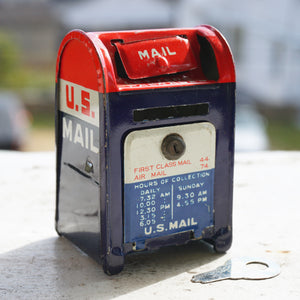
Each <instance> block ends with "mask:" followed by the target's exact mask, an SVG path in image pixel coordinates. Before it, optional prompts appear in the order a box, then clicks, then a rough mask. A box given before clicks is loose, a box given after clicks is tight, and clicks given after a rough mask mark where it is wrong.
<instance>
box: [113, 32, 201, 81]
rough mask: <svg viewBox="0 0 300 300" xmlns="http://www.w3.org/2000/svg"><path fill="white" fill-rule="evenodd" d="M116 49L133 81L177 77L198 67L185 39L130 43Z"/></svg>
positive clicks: (119, 45)
mask: <svg viewBox="0 0 300 300" xmlns="http://www.w3.org/2000/svg"><path fill="white" fill-rule="evenodd" d="M114 45H115V46H116V47H117V50H118V53H119V55H120V58H121V61H122V64H123V66H124V69H125V71H126V73H127V76H128V77H129V78H130V79H141V78H147V77H154V76H160V75H165V74H174V73H178V72H183V71H188V70H192V69H195V68H197V67H198V62H197V60H196V58H195V55H194V53H193V51H192V48H191V45H190V42H189V40H188V39H187V38H184V37H181V36H173V37H167V38H159V39H150V40H144V41H136V42H130V43H123V42H122V41H116V42H115V43H114Z"/></svg>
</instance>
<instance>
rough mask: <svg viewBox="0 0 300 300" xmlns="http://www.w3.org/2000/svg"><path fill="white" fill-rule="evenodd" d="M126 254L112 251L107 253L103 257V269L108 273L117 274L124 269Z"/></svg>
mask: <svg viewBox="0 0 300 300" xmlns="http://www.w3.org/2000/svg"><path fill="white" fill-rule="evenodd" d="M123 267H124V254H121V255H114V254H112V253H110V254H107V255H105V257H104V259H103V270H104V272H105V273H106V274H107V275H116V274H118V273H120V272H121V271H122V270H123Z"/></svg>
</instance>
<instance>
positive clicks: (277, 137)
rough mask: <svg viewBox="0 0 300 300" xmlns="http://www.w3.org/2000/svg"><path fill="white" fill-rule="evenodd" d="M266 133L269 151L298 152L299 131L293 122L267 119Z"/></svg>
mask: <svg viewBox="0 0 300 300" xmlns="http://www.w3.org/2000/svg"><path fill="white" fill-rule="evenodd" d="M267 133H268V136H269V139H270V144H271V150H300V129H299V128H298V127H297V126H296V124H295V123H294V122H292V121H289V122H288V121H282V120H276V119H269V120H268V126H267Z"/></svg>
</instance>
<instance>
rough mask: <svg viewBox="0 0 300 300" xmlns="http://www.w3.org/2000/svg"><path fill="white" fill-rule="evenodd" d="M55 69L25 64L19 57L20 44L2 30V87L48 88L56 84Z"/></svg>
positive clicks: (0, 51) (0, 59) (0, 74)
mask: <svg viewBox="0 0 300 300" xmlns="http://www.w3.org/2000/svg"><path fill="white" fill-rule="evenodd" d="M53 73H54V70H52V69H45V68H43V69H39V68H37V67H35V68H34V67H32V66H23V65H22V64H21V62H20V58H19V49H18V46H17V45H16V44H15V43H14V42H13V41H12V40H11V38H10V37H9V36H8V35H6V34H5V33H3V32H1V31H0V88H5V89H14V90H18V89H24V88H37V89H48V88H50V87H51V88H52V87H53V85H54V75H53Z"/></svg>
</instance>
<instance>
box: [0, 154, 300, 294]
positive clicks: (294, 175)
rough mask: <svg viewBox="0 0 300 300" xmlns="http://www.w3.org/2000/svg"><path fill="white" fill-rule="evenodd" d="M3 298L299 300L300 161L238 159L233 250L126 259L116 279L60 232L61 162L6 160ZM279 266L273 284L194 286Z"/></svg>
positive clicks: (197, 249) (167, 251)
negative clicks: (221, 272)
mask: <svg viewBox="0 0 300 300" xmlns="http://www.w3.org/2000/svg"><path fill="white" fill-rule="evenodd" d="M0 162H1V170H0V199H1V210H0V225H1V226H0V234H1V240H0V298H1V299H61V298H64V299H111V298H118V299H129V298H130V299H138V298H143V299H145V298H146V299H148V298H149V299H150V298H151V299H152V298H154V297H156V298H157V299H258V298H260V299H284V298H286V299H300V275H299V274H300V260H299V257H298V256H299V253H300V242H299V239H298V237H299V232H298V228H300V218H299V211H300V201H299V197H300V196H299V185H300V152H259V153H238V154H237V155H236V164H235V186H234V210H233V213H234V219H233V222H234V227H233V234H234V235H233V237H234V241H233V245H232V248H231V249H230V250H229V251H228V253H226V254H224V255H220V254H215V253H213V251H212V250H211V248H210V247H208V246H207V245H206V244H204V243H195V244H192V245H188V246H182V247H168V248H164V249H160V250H158V251H156V252H154V253H142V254H139V255H131V256H128V257H127V258H126V265H125V269H124V271H123V272H122V273H121V274H119V275H117V276H112V277H109V276H107V275H105V274H104V273H103V271H102V268H101V266H99V265H98V264H96V263H95V262H94V261H93V260H92V259H90V258H89V257H87V256H86V255H84V254H83V253H82V252H80V251H78V250H77V249H76V248H75V247H73V246H72V245H71V244H70V243H69V242H68V241H66V240H65V239H64V238H60V237H58V236H57V234H56V232H55V230H54V207H55V154H54V153H53V152H45V153H20V152H7V151H0ZM239 256H261V257H266V258H270V259H273V260H274V261H275V262H277V263H279V264H280V265H281V274H280V275H279V276H278V277H275V278H273V279H268V280H260V281H247V280H227V281H221V282H216V283H210V284H206V285H202V284H196V283H192V282H191V281H190V280H191V278H192V276H193V275H194V274H197V273H200V272H205V271H208V270H211V269H213V268H216V267H217V266H219V265H221V264H223V263H224V262H225V261H226V260H227V259H229V258H231V257H239Z"/></svg>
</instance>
